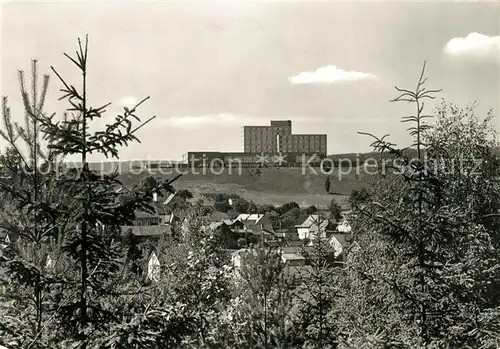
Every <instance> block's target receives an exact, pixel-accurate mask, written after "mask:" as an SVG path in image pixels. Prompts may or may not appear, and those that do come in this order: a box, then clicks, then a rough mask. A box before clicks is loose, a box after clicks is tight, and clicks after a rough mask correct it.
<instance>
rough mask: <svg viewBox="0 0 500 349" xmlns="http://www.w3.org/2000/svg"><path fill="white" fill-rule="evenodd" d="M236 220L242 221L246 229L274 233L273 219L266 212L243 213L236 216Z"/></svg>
mask: <svg viewBox="0 0 500 349" xmlns="http://www.w3.org/2000/svg"><path fill="white" fill-rule="evenodd" d="M235 221H240V222H242V223H243V225H244V229H247V230H252V231H253V232H254V233H269V234H272V235H274V229H273V226H272V224H271V220H270V219H269V217H268V216H267V215H266V214H257V213H252V214H248V213H241V214H240V215H238V217H236V219H235Z"/></svg>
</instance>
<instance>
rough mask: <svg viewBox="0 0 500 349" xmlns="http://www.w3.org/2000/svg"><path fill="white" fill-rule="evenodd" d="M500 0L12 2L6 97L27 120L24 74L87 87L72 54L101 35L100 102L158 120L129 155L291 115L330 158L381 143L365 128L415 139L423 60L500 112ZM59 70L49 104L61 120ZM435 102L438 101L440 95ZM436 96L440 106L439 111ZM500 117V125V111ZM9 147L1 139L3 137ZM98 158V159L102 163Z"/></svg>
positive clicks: (170, 148)
mask: <svg viewBox="0 0 500 349" xmlns="http://www.w3.org/2000/svg"><path fill="white" fill-rule="evenodd" d="M499 6H500V5H499V4H498V3H496V2H450V1H448V2H436V1H426V2H408V1H398V2H354V1H351V2H333V1H331V2H325V1H322V2H312V1H309V2H306V1H302V2H297V1H296V2H291V1H288V2H284V1H281V2H277V1H274V2H271V1H248V0H232V1H226V2H222V1H218V2H215V1H188V0H185V1H176V2H172V1H170V2H167V1H163V2H142V1H136V2H125V1H106V2H98V1H93V2H90V1H87V2H77V1H74V2H71V3H70V2H57V1H51V2H34V1H31V2H22V1H9V2H5V1H4V2H3V3H2V5H1V7H0V11H1V12H0V21H1V26H0V28H1V47H0V52H1V56H0V58H1V65H0V68H1V70H0V76H1V79H0V80H1V81H0V93H1V94H2V95H6V96H8V97H9V105H10V106H11V109H12V113H13V118H14V119H15V120H19V121H22V118H23V110H22V104H21V97H20V93H19V83H18V77H17V71H18V70H20V69H21V70H26V71H29V69H30V64H31V61H30V59H31V58H36V59H37V60H38V61H39V70H40V72H44V73H51V70H50V66H51V65H52V66H54V67H55V68H56V70H57V71H58V72H59V73H60V74H61V75H62V76H64V77H65V79H66V80H68V81H71V82H73V83H74V84H75V86H79V75H78V74H79V73H78V71H77V70H76V69H75V67H74V66H73V65H72V63H71V62H70V61H69V60H68V59H67V58H65V57H64V55H63V53H64V52H66V53H68V54H73V53H74V52H75V51H76V49H77V38H78V37H82V38H84V37H85V35H86V34H88V36H89V72H88V90H89V94H88V95H89V100H90V103H91V104H92V105H95V106H99V105H102V104H105V103H107V102H111V103H112V106H111V107H110V108H108V113H107V114H106V116H105V119H104V120H102V121H98V123H97V125H95V127H96V128H98V127H99V126H102V125H104V124H106V123H108V122H111V121H112V120H113V119H114V116H115V115H116V113H118V112H120V111H121V106H123V105H129V106H130V105H133V104H134V103H136V102H137V101H139V100H141V99H142V98H144V97H146V96H150V99H149V100H148V101H147V102H146V103H145V104H144V105H142V106H141V107H140V108H139V109H138V115H139V116H140V117H141V118H142V119H143V120H146V119H148V118H149V117H151V116H153V115H156V118H155V119H154V120H153V121H152V122H151V123H149V124H147V125H146V126H145V127H143V128H141V129H140V130H139V131H138V133H137V136H138V137H139V138H140V139H141V143H140V144H133V145H131V146H129V147H128V148H125V149H123V150H122V151H121V159H122V160H126V159H172V160H179V159H180V158H181V156H182V154H184V153H186V152H188V151H203V150H211V151H214V150H215V151H217V150H219V151H243V143H242V128H241V127H242V126H243V125H267V124H269V121H270V120H292V128H293V132H294V133H326V134H327V135H328V153H330V154H336V153H355V152H366V151H369V150H370V147H369V145H370V143H371V140H370V139H369V138H367V137H366V136H362V135H359V134H358V133H357V132H358V131H363V132H371V133H373V134H376V135H380V136H382V135H384V134H391V140H392V141H393V142H394V143H398V144H399V145H401V146H406V145H408V142H409V139H408V137H407V136H406V131H405V129H406V127H407V126H406V125H405V124H401V123H400V118H401V117H402V116H406V115H408V114H410V113H412V112H413V111H414V109H413V107H412V106H411V105H409V104H407V103H391V102H390V100H391V99H392V98H394V97H396V96H397V91H396V90H395V89H394V86H399V87H403V88H410V89H414V88H415V85H416V82H417V79H418V76H419V74H420V71H421V69H422V65H423V62H424V61H426V62H427V66H426V73H427V76H428V81H427V87H428V88H430V89H443V92H441V93H440V94H439V95H438V96H437V97H438V99H440V98H445V99H446V100H448V101H450V102H453V103H456V104H458V105H459V106H465V105H467V104H468V103H470V102H473V101H477V103H478V110H477V112H478V113H479V114H480V115H485V113H486V111H487V110H489V109H494V111H495V112H498V110H499V109H500V93H499V92H500V86H499V85H500V7H499ZM60 87H61V83H60V82H59V81H58V80H57V77H56V76H54V74H51V82H50V85H49V92H48V95H47V103H46V107H45V111H46V112H48V113H53V112H55V113H56V115H58V116H61V115H62V113H63V112H64V110H65V109H66V108H67V107H68V106H67V104H65V102H64V101H58V98H59V97H60V92H59V91H58V90H59V88H60ZM436 101H437V100H436ZM432 107H433V106H432V102H431V103H430V104H429V105H428V108H429V111H430V112H432ZM494 122H495V123H496V125H495V126H496V127H497V129H498V130H500V119H499V118H498V117H497V118H496V119H495V120H494ZM0 146H1V145H0ZM94 159H96V160H97V159H99V158H97V157H94Z"/></svg>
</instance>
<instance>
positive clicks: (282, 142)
mask: <svg viewBox="0 0 500 349" xmlns="http://www.w3.org/2000/svg"><path fill="white" fill-rule="evenodd" d="M243 148H244V152H245V153H298V154H318V155H326V154H327V138H326V134H293V133H292V121H291V120H272V121H271V125H270V126H243Z"/></svg>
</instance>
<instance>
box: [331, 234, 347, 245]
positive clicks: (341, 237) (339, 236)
mask: <svg viewBox="0 0 500 349" xmlns="http://www.w3.org/2000/svg"><path fill="white" fill-rule="evenodd" d="M333 237H334V238H335V239H337V241H338V242H340V244H341V245H342V246H344V247H345V246H348V245H350V244H351V240H352V235H351V234H333V235H332V237H331V238H333ZM331 238H330V239H331Z"/></svg>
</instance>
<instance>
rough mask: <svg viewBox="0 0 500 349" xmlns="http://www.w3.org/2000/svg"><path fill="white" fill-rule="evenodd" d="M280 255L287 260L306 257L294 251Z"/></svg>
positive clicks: (298, 259) (300, 259)
mask: <svg viewBox="0 0 500 349" xmlns="http://www.w3.org/2000/svg"><path fill="white" fill-rule="evenodd" d="M281 257H282V258H283V259H285V260H287V261H303V260H305V259H306V258H305V257H304V256H301V255H299V254H296V253H283V254H282V255H281Z"/></svg>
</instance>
